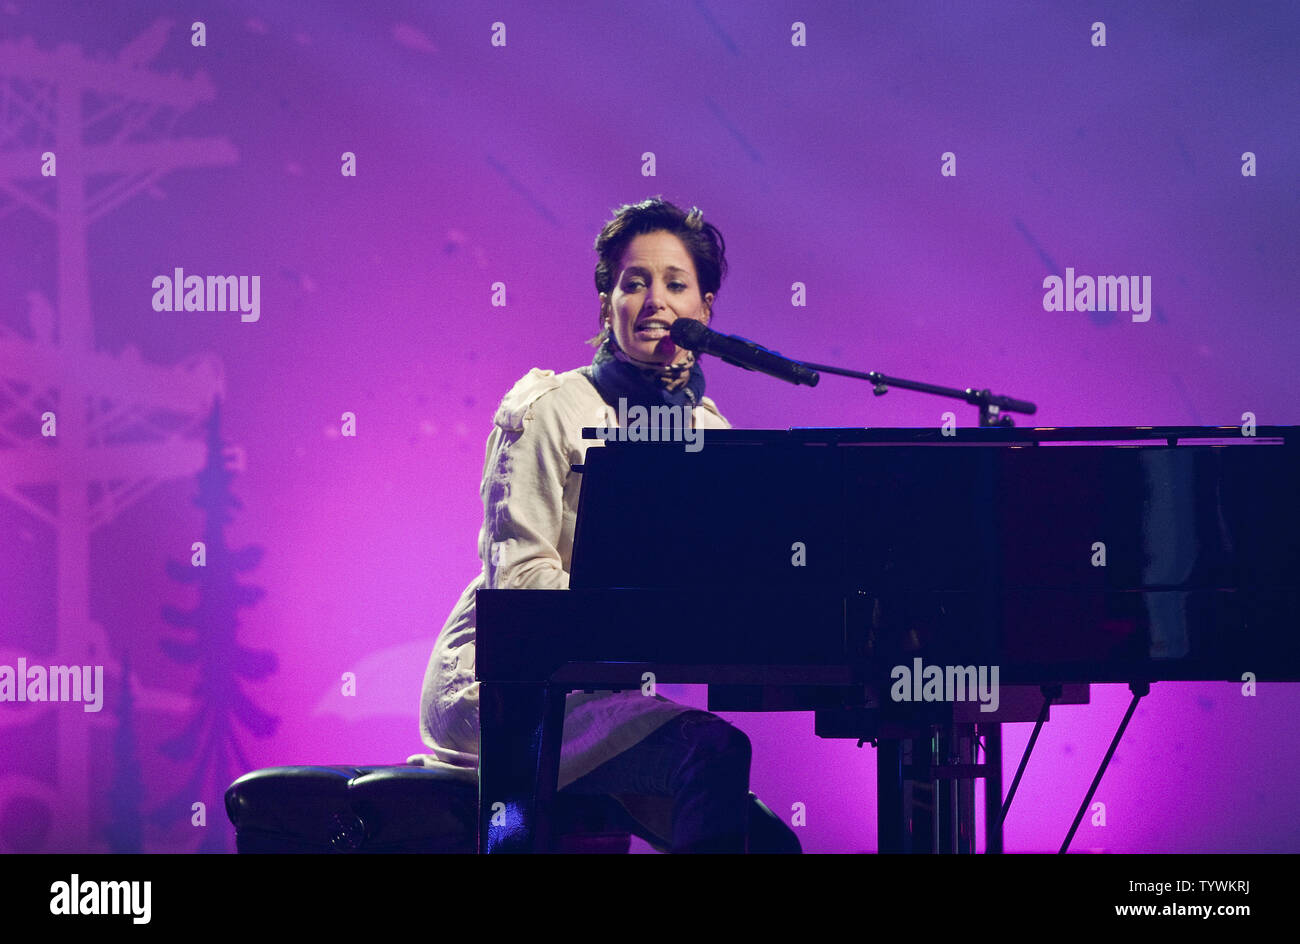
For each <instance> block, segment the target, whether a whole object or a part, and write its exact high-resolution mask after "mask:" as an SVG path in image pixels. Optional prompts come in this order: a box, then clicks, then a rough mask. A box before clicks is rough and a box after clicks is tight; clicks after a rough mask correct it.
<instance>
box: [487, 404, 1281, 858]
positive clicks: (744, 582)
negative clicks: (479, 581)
mask: <svg viewBox="0 0 1300 944" xmlns="http://www.w3.org/2000/svg"><path fill="white" fill-rule="evenodd" d="M588 432H589V433H591V432H592V431H588ZM1255 432H1256V435H1254V436H1244V435H1242V432H1241V430H1239V429H1237V428H1236V427H1227V428H1198V427H1146V428H1143V427H1138V428H1130V427H1106V428H1060V429H1015V428H1010V427H993V428H977V429H961V430H956V431H950V434H949V435H945V434H944V433H943V432H942V431H941V430H932V429H883V430H871V429H794V430H757V431H753V430H749V431H746V430H722V431H708V432H707V434H706V435H705V438H704V441H703V448H700V449H698V451H688V450H687V449H685V448H683V444H682V443H672V442H667V443H664V442H658V443H651V442H619V441H616V440H612V439H611V440H610V441H609V442H607V443H606V444H605V446H604V447H602V448H593V449H590V450H589V451H588V453H587V458H586V462H585V464H584V466H583V467H582V468H581V472H582V474H583V485H582V492H581V500H580V505H579V512H578V520H577V526H576V533H575V543H574V552H573V560H572V570H571V581H570V589H569V590H567V591H530V590H482V591H479V593H478V636H477V677H478V679H479V681H480V683H481V684H480V710H481V721H482V728H481V745H480V774H479V780H480V850H481V851H483V852H530V851H545V850H547V849H548V848H549V843H550V836H549V832H548V816H547V814H548V811H549V809H550V804H551V802H552V800H553V797H554V793H555V786H556V771H557V769H558V761H559V742H560V734H561V731H562V725H563V712H564V698H565V695H566V694H567V693H568V692H569V691H574V690H584V689H586V690H600V689H609V688H627V689H639V688H641V687H642V682H643V678H644V677H645V673H647V672H649V673H653V676H654V679H655V680H656V682H657V683H658V684H666V683H693V684H707V685H708V686H709V708H710V709H711V710H719V711H722V710H726V711H737V710H764V711H767V710H812V711H815V712H816V732H817V734H818V735H819V736H823V737H847V738H857V739H860V740H869V741H871V742H872V743H874V744H875V745H876V747H877V765H878V771H877V787H878V805H879V808H878V824H879V827H878V828H879V837H880V850H881V851H882V852H886V851H889V852H908V851H919V852H925V851H973V849H974V836H973V822H974V819H973V802H974V792H973V791H974V787H973V780H974V778H976V777H986V778H987V789H986V795H987V796H988V798H989V809H988V816H989V818H988V820H987V822H988V824H989V825H988V830H989V837H988V845H989V849H990V851H1000V835H1001V833H1000V824H1001V817H1000V816H999V815H998V805H997V804H1000V803H1001V800H1002V794H1003V791H1002V786H1001V755H1000V740H999V737H998V725H999V724H1000V723H1001V722H1004V721H1011V720H1015V721H1032V720H1034V719H1035V717H1036V716H1041V718H1044V719H1045V717H1046V709H1045V708H1043V707H1042V706H1043V703H1044V698H1043V696H1042V694H1040V692H1041V691H1044V690H1047V691H1052V694H1053V695H1055V696H1056V701H1055V703H1057V704H1061V703H1079V702H1086V701H1087V685H1088V684H1089V683H1092V682H1121V683H1129V684H1130V685H1132V686H1134V688H1135V692H1136V693H1137V694H1138V695H1140V694H1141V693H1142V691H1143V688H1142V686H1145V685H1148V684H1149V683H1151V682H1155V681H1163V680H1184V681H1192V680H1237V681H1240V680H1241V679H1242V677H1243V675H1244V673H1248V672H1249V673H1253V674H1254V677H1255V678H1256V679H1257V680H1259V681H1297V680H1300V645H1298V644H1297V639H1296V628H1297V627H1300V581H1298V580H1297V574H1300V435H1298V434H1300V430H1298V429H1297V428H1296V427H1259V428H1258V429H1257V430H1256V431H1255ZM593 438H594V435H593ZM705 586H707V587H708V588H709V589H708V591H707V592H706V591H705V590H703V589H702V588H703V587H705ZM931 667H937V671H938V672H939V673H940V676H939V678H938V679H937V680H936V679H935V676H934V670H931V671H928V672H927V671H926V670H927V669H931ZM903 668H906V669H907V670H908V673H903V671H902V669H903ZM994 668H996V676H994V675H993V674H992V670H993V669H994ZM980 669H984V670H986V674H985V676H984V681H985V685H986V687H985V689H983V690H981V689H979V688H978V686H977V684H976V683H977V678H978V675H979V670H980ZM952 670H955V671H952ZM918 671H919V672H920V673H921V674H922V675H923V677H924V678H925V679H926V680H927V681H929V682H937V684H938V687H937V688H935V687H932V688H930V689H928V690H925V691H923V689H922V686H921V685H920V684H918V680H913V679H911V678H910V676H911V675H915V674H917V672H918ZM904 675H907V676H908V678H906V679H905V680H904V678H903V676H904ZM963 678H964V679H965V682H966V683H967V684H968V686H969V687H967V688H966V689H965V691H964V694H963V685H962V682H963ZM954 681H955V682H956V683H957V684H956V686H955V687H954V685H953V682H954ZM992 682H996V685H997V686H998V698H997V701H998V704H997V706H996V708H997V710H996V711H994V710H991V708H992V707H993V700H992V699H991V698H989V697H986V696H987V694H988V688H987V686H988V685H989V684H990V683H992ZM945 685H946V687H945ZM909 686H911V688H909ZM1053 686H1059V689H1056V690H1053V688H1052V687H1053ZM971 688H975V689H976V691H975V692H972V691H971V690H970V689H971ZM980 691H983V692H984V696H982V697H981V698H979V699H977V698H976V694H977V692H980ZM909 695H911V696H918V697H912V698H910V699H909V698H908V696H909ZM931 696H933V697H931ZM1135 704H1136V700H1135ZM1040 708H1042V710H1041V711H1040ZM1131 713H1132V709H1131V708H1130V716H1131ZM1040 723H1041V720H1040ZM1126 723H1127V719H1126ZM1121 731H1122V729H1121ZM1117 739H1118V736H1117ZM981 741H982V742H983V746H984V755H985V760H984V762H983V763H980V762H979V757H978V753H977V749H976V745H977V743H979V742H981ZM1099 776H1100V775H1099ZM1094 786H1095V784H1094ZM927 790H928V791H929V792H928V793H926V791H927ZM918 791H919V793H918ZM922 794H924V796H922ZM502 814H504V815H502Z"/></svg>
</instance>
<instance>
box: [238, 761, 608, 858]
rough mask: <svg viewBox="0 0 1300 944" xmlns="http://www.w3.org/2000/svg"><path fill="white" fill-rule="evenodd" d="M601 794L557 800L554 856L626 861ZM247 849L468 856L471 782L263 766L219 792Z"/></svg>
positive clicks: (390, 770)
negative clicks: (608, 856)
mask: <svg viewBox="0 0 1300 944" xmlns="http://www.w3.org/2000/svg"><path fill="white" fill-rule="evenodd" d="M611 805H616V804H614V803H613V801H612V800H610V799H609V798H608V797H592V796H568V795H566V794H560V795H558V796H557V797H556V811H555V815H556V820H557V822H556V830H555V835H556V839H555V851H556V852H561V853H579V854H587V855H599V854H614V855H625V854H627V852H628V850H629V849H630V848H631V834H630V833H628V832H626V831H623V830H622V829H621V828H620V827H619V826H618V825H616V824H617V819H616V818H614V816H613V813H612V811H611V808H610V807H611ZM226 815H228V816H229V817H230V822H231V823H233V824H234V827H235V848H236V849H237V850H238V851H239V852H240V853H243V854H248V853H351V854H364V853H473V852H475V851H476V850H477V845H478V839H477V836H478V786H477V785H476V784H475V783H473V782H471V781H467V780H463V779H460V778H457V777H454V776H450V775H448V774H447V773H446V772H445V771H442V770H437V769H434V768H430V767H416V766H384V765H371V766H364V767H353V766H348V765H338V766H332V767H313V766H305V767H267V768H265V769H264V770H255V771H253V772H252V773H249V774H244V776H242V777H240V778H239V779H238V780H236V781H235V782H234V783H232V784H231V785H230V789H228V790H227V791H226Z"/></svg>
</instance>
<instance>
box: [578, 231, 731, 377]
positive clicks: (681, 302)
mask: <svg viewBox="0 0 1300 944" xmlns="http://www.w3.org/2000/svg"><path fill="white" fill-rule="evenodd" d="M600 298H601V307H602V310H603V313H604V315H605V317H606V318H608V319H609V321H610V327H611V329H612V330H613V332H614V340H615V341H617V342H618V346H619V347H621V348H622V349H623V350H624V351H625V352H626V353H627V354H630V355H631V356H632V357H635V358H637V359H638V360H642V361H652V362H654V363H657V364H680V363H682V362H683V361H685V360H686V357H687V354H688V352H687V351H686V350H685V349H684V348H679V347H677V345H675V344H673V341H672V338H670V337H669V336H668V329H669V328H671V327H672V324H673V322H674V321H676V320H677V319H678V318H693V319H694V320H696V321H701V322H703V323H705V324H708V322H709V314H710V309H711V307H712V305H713V293H712V292H710V293H709V294H708V295H705V296H703V297H701V296H700V284H699V281H698V279H697V278H696V274H695V262H694V260H692V259H691V254H690V253H689V252H688V251H687V249H686V246H685V244H683V243H682V241H681V240H680V239H678V238H677V237H676V236H674V235H673V234H672V233H669V232H665V231H662V230H660V231H658V232H654V233H644V234H642V235H640V236H637V237H636V238H635V239H633V240H632V241H631V242H630V243H628V245H627V249H626V250H625V251H624V253H623V259H622V262H621V263H620V265H619V268H618V272H617V273H616V276H615V280H614V287H613V289H612V290H611V291H610V293H609V294H608V295H605V294H602V295H601V297H600Z"/></svg>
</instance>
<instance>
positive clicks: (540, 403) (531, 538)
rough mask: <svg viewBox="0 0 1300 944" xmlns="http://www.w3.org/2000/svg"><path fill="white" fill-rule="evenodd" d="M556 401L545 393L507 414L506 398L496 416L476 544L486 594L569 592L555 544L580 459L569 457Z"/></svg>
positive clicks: (563, 421) (557, 398)
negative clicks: (492, 591)
mask: <svg viewBox="0 0 1300 944" xmlns="http://www.w3.org/2000/svg"><path fill="white" fill-rule="evenodd" d="M512 393H513V391H512ZM561 399H562V397H560V396H559V395H556V394H555V393H554V391H553V390H548V391H544V392H543V393H542V394H541V395H540V396H537V397H536V398H534V399H531V400H529V401H528V402H525V403H522V404H516V405H514V406H513V408H512V406H511V401H510V397H509V395H507V399H506V400H505V401H503V402H502V406H501V409H500V410H499V411H498V413H497V417H496V426H495V428H494V429H493V431H492V434H491V436H490V437H489V439H488V448H487V453H488V455H487V461H486V463H485V468H484V477H483V489H482V495H483V511H484V517H483V532H482V534H481V536H480V539H479V551H480V554H481V556H482V557H483V561H484V564H485V566H486V575H487V587H489V588H491V589H499V590H522V589H534V590H567V589H568V587H569V574H568V573H567V572H566V571H565V570H564V566H563V563H562V561H561V558H560V552H559V550H558V549H557V545H558V544H559V541H560V535H561V530H562V528H563V526H564V514H565V507H564V501H565V495H564V492H565V482H566V480H567V478H568V476H569V475H570V474H571V469H570V465H571V463H572V462H575V461H578V460H577V459H576V458H575V457H573V456H572V455H571V451H570V447H569V442H568V436H567V435H566V430H565V427H566V419H565V411H564V410H563V409H562V404H561V403H560V402H559V401H560V400H561Z"/></svg>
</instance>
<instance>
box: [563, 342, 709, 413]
mask: <svg viewBox="0 0 1300 944" xmlns="http://www.w3.org/2000/svg"><path fill="white" fill-rule="evenodd" d="M643 363H644V362H638V361H634V360H632V358H630V357H629V356H628V355H627V354H625V353H624V352H623V350H622V349H621V348H620V347H619V346H618V344H617V343H615V341H614V336H613V335H612V334H611V335H610V336H609V337H607V338H606V339H605V342H604V343H603V344H601V346H600V347H599V348H598V349H597V350H596V356H595V357H594V358H593V359H592V361H591V364H590V365H589V366H587V367H583V368H581V370H582V373H583V375H584V376H586V378H587V379H588V380H590V381H591V382H592V385H593V386H595V388H596V390H597V391H598V392H599V393H600V396H601V399H603V400H604V401H605V402H606V403H608V404H609V405H610V406H612V407H613V408H614V409H616V410H617V409H618V401H619V399H620V398H624V399H626V400H627V402H628V405H629V406H633V405H639V406H643V407H652V406H664V405H667V406H689V407H691V408H692V409H694V408H695V407H696V406H697V405H698V404H699V402H700V400H702V399H703V398H704V371H703V370H702V369H700V365H699V363H698V362H697V361H696V359H695V354H694V353H693V352H691V353H690V358H689V360H688V361H687V362H686V363H685V364H682V365H681V366H679V367H660V366H642V364H643Z"/></svg>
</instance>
